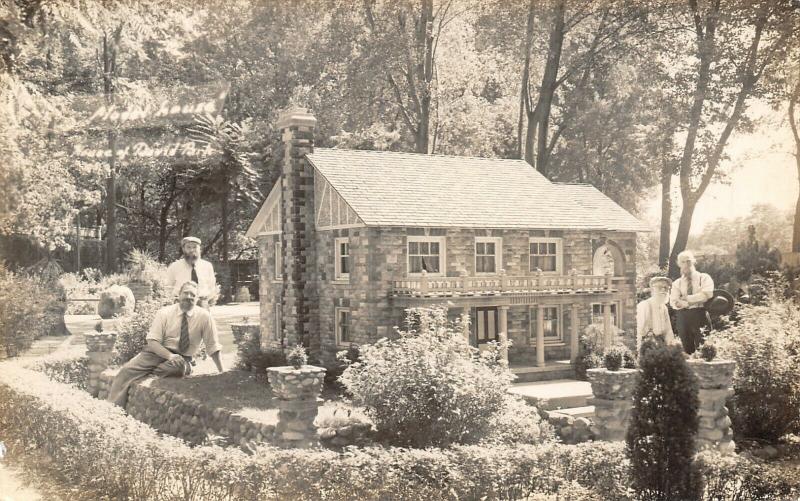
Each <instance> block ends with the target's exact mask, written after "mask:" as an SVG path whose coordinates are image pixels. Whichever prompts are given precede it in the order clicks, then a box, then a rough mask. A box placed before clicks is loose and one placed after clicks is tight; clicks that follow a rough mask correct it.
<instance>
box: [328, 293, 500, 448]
mask: <svg viewBox="0 0 800 501" xmlns="http://www.w3.org/2000/svg"><path fill="white" fill-rule="evenodd" d="M409 317H413V318H409V323H411V322H413V323H415V324H417V325H419V330H418V331H416V330H413V329H412V330H408V331H400V330H398V335H399V339H396V340H388V339H381V340H379V341H378V342H377V343H375V344H372V345H364V346H362V347H361V353H360V357H361V359H360V361H359V362H355V363H353V364H352V365H350V366H349V367H348V368H347V369H345V371H344V373H343V374H342V376H341V378H340V380H341V382H342V384H343V385H344V387H345V388H346V390H347V391H348V392H349V393H350V394H351V395H352V396H353V401H354V402H355V404H356V405H358V406H363V407H364V408H365V409H366V413H367V415H368V416H369V417H370V418H371V419H372V421H373V422H374V423H375V427H376V428H377V430H378V433H379V435H380V436H381V437H382V438H384V439H386V440H387V441H389V442H390V443H394V444H399V445H406V446H413V447H427V446H430V445H436V446H444V445H447V444H450V443H469V442H475V441H478V440H480V439H481V438H483V437H486V436H487V435H488V434H489V432H490V431H491V421H492V418H493V417H494V416H495V414H496V413H497V412H504V411H505V408H506V405H507V396H506V395H507V393H506V390H507V389H508V387H509V385H510V383H511V380H512V379H513V375H512V374H511V372H510V371H509V370H508V368H507V367H506V366H505V365H504V364H502V363H498V362H497V353H492V351H495V352H496V351H498V347H497V346H495V347H494V349H493V350H490V351H489V353H485V354H483V355H481V354H480V353H479V351H478V350H477V349H476V348H473V347H471V346H469V344H467V343H466V342H465V340H464V336H463V335H462V329H461V325H460V322H461V321H460V320H457V321H456V322H450V321H448V320H447V309H446V308H442V307H435V308H419V309H414V310H410V311H409Z"/></svg>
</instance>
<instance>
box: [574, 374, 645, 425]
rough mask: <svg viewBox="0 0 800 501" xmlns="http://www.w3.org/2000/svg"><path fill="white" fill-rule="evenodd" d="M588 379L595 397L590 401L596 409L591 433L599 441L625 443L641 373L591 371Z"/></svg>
mask: <svg viewBox="0 0 800 501" xmlns="http://www.w3.org/2000/svg"><path fill="white" fill-rule="evenodd" d="M586 376H587V377H588V378H589V382H590V383H591V385H592V393H593V394H594V397H593V398H590V399H589V403H590V404H591V405H594V406H595V417H594V426H593V427H592V428H591V431H592V433H594V435H595V436H596V437H597V438H598V439H599V440H609V441H613V440H625V433H626V432H627V430H628V420H629V418H630V413H631V409H632V408H633V398H632V397H633V390H634V388H635V387H636V381H637V379H638V378H639V370H638V369H620V370H618V371H610V370H608V369H605V368H599V369H589V370H587V371H586Z"/></svg>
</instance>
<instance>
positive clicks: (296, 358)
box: [286, 344, 308, 369]
mask: <svg viewBox="0 0 800 501" xmlns="http://www.w3.org/2000/svg"><path fill="white" fill-rule="evenodd" d="M286 363H287V364H289V365H291V366H292V367H294V368H295V369H300V368H301V367H303V366H304V365H306V364H307V363H308V354H307V353H306V349H305V348H304V347H303V346H302V345H299V344H298V345H295V347H294V348H292V349H291V350H289V353H287V354H286Z"/></svg>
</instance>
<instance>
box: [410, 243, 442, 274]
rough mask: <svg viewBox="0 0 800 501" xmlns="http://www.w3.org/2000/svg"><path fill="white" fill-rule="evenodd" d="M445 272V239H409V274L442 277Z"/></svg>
mask: <svg viewBox="0 0 800 501" xmlns="http://www.w3.org/2000/svg"><path fill="white" fill-rule="evenodd" d="M444 270H445V237H422V236H420V237H408V273H409V274H419V273H422V272H423V271H426V272H427V273H428V274H429V275H442V274H444Z"/></svg>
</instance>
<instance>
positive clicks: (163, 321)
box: [108, 282, 222, 408]
mask: <svg viewBox="0 0 800 501" xmlns="http://www.w3.org/2000/svg"><path fill="white" fill-rule="evenodd" d="M197 293H198V288H197V284H196V283H194V282H185V283H184V284H183V285H181V287H180V296H179V300H178V303H176V304H171V305H169V306H165V307H163V308H161V309H160V310H158V312H157V313H156V316H155V318H153V323H152V325H151V326H150V332H149V333H148V334H147V338H146V339H147V345H146V346H145V347H144V349H143V350H142V352H141V353H139V354H138V355H136V356H135V357H133V358H132V359H131V360H129V361H128V362H127V363H126V364H125V365H123V366H122V369H120V371H119V373H118V374H117V376H116V377H115V378H114V382H113V383H112V384H111V389H110V390H109V391H108V400H109V401H110V402H114V403H115V404H117V405H119V406H120V407H123V408H124V407H125V406H126V405H127V403H128V389H129V388H130V386H131V384H132V383H134V382H136V381H138V380H140V379H143V378H145V377H147V376H149V375H151V374H155V375H156V376H159V377H168V376H174V377H183V376H188V375H189V374H191V372H192V357H194V355H195V354H196V353H197V351H198V349H199V348H200V342H201V341H202V342H204V343H205V345H206V349H207V350H208V352H209V353H211V359H212V360H214V364H215V365H216V366H217V370H218V371H219V372H222V362H221V361H220V358H219V356H220V350H221V349H222V345H221V344H220V342H219V336H218V335H217V328H216V325H215V324H214V321H213V320H212V319H211V314H210V313H208V312H207V311H206V310H204V309H202V308H197V307H196V302H197Z"/></svg>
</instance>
